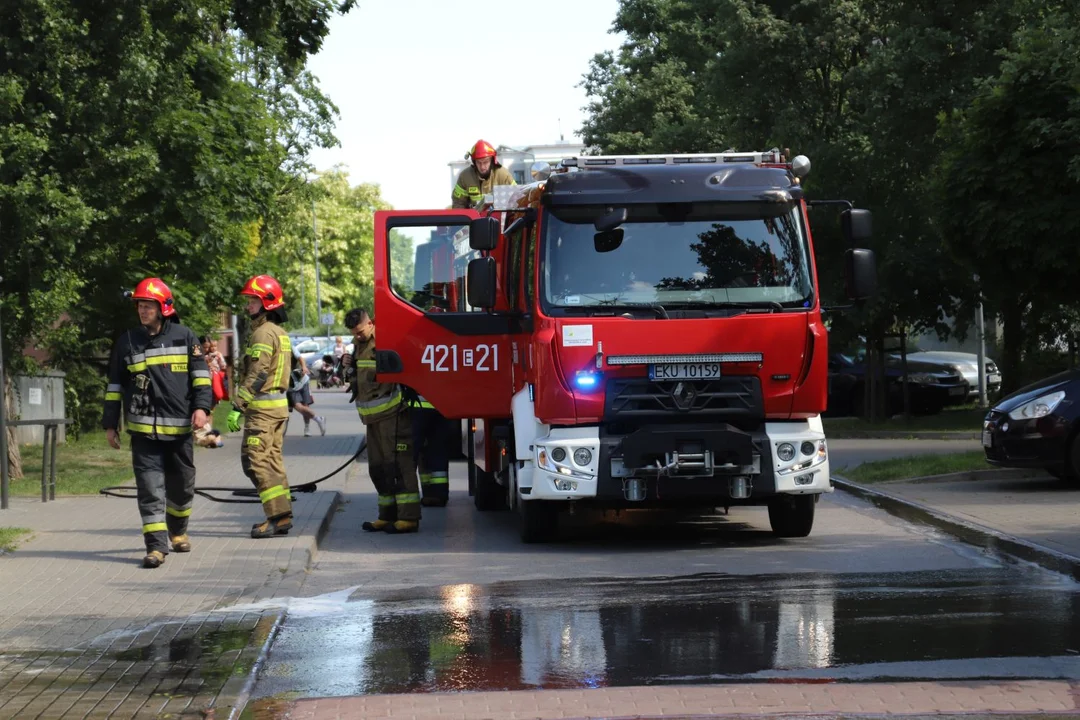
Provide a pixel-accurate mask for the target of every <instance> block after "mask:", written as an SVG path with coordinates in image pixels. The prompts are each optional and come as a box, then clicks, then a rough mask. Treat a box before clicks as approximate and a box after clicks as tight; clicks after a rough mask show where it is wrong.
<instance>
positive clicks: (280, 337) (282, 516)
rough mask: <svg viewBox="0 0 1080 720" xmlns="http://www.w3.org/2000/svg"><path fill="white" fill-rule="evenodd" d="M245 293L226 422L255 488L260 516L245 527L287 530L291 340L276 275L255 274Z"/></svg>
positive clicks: (255, 533)
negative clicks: (247, 322)
mask: <svg viewBox="0 0 1080 720" xmlns="http://www.w3.org/2000/svg"><path fill="white" fill-rule="evenodd" d="M240 294H241V295H244V296H246V297H247V313H248V316H249V317H250V318H251V339H250V341H249V342H248V346H247V349H246V350H245V351H244V360H243V371H242V372H241V376H240V380H239V381H238V382H237V383H236V390H235V391H234V392H233V400H232V402H233V409H232V412H230V413H229V417H228V427H229V430H231V431H232V432H236V431H237V430H239V429H240V419H241V416H243V418H244V437H243V441H242V445H241V448H240V463H241V465H242V466H243V468H244V474H245V475H247V476H248V478H249V479H250V480H251V482H252V483H254V485H255V487H256V488H257V489H258V491H259V499H260V500H261V501H262V506H263V512H264V513H265V514H266V520H265V521H263V522H261V523H257V524H256V525H254V526H253V527H252V528H251V537H253V538H269V537H274V536H275V535H288V533H289V529H290V528H292V499H291V497H290V495H289V481H288V478H286V477H285V460H284V458H283V457H282V447H283V446H284V444H285V421H286V420H287V419H288V417H289V401H288V398H287V397H286V395H285V392H286V391H287V390H288V388H289V377H290V374H291V370H292V342H291V341H290V340H289V335H288V334H287V333H286V332H285V331H284V330H282V329H281V326H280V325H279V323H283V322H285V320H286V319H287V316H286V314H285V295H284V293H283V292H282V290H281V285H280V284H279V283H278V281H277V280H275V279H274V278H272V277H270V276H269V275H256V276H255V277H253V278H251V279H250V280H248V281H247V283H246V284H245V285H244V288H243V289H242V290H241V291H240Z"/></svg>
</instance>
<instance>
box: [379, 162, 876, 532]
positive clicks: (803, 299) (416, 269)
mask: <svg viewBox="0 0 1080 720" xmlns="http://www.w3.org/2000/svg"><path fill="white" fill-rule="evenodd" d="M809 169H810V161H809V160H808V159H807V158H806V157H805V156H801V155H800V156H797V157H794V158H792V159H791V160H790V161H789V160H788V159H787V158H785V157H784V155H782V154H781V153H780V152H779V151H777V150H772V151H766V152H752V153H737V152H724V153H714V154H693V155H643V156H582V157H573V158H567V159H565V160H563V161H562V162H561V163H560V164H559V165H558V166H556V167H551V166H549V165H548V164H547V163H542V162H541V163H537V164H536V165H534V166H533V168H532V174H533V178H534V180H535V182H532V183H530V184H527V185H520V186H507V187H498V188H495V192H494V193H493V195H490V196H488V197H487V198H485V203H484V205H483V206H482V207H481V208H480V209H479V210H445V209H443V210H405V211H379V212H377V213H376V215H375V225H376V228H375V317H376V322H377V325H378V328H379V332H378V347H377V355H376V372H377V374H378V377H379V379H380V380H382V381H388V382H399V383H402V384H403V385H407V386H409V387H411V388H413V389H414V390H416V391H417V392H418V393H419V394H420V395H422V396H423V397H424V398H425V399H426V400H427V401H429V402H430V403H432V404H433V405H434V406H435V407H436V408H437V409H438V410H439V411H440V412H441V413H442V414H443V415H444V416H446V417H447V418H454V419H460V420H461V422H462V438H463V442H462V444H463V448H462V449H463V452H464V454H465V455H466V458H467V461H468V468H469V490H470V494H471V495H472V496H473V499H474V501H475V504H476V507H477V508H478V509H480V510H495V509H502V508H509V509H511V510H513V511H515V512H517V513H518V514H519V515H520V525H521V534H522V539H523V540H525V541H526V542H539V541H545V540H547V539H550V538H551V537H552V536H553V534H554V532H555V530H556V527H557V523H558V518H559V515H560V513H562V512H564V511H568V510H572V509H573V508H575V507H582V508H584V507H591V508H596V509H601V510H623V509H635V508H685V509H688V510H698V511H709V510H711V509H713V508H717V507H723V508H730V507H733V506H742V505H767V506H768V513H769V521H770V524H771V526H772V530H773V532H774V533H775V534H776V535H778V536H780V537H804V536H806V535H808V534H809V533H810V531H811V529H812V527H813V522H814V509H815V504H816V502H817V500H818V499H819V498H820V496H821V494H822V493H827V492H831V491H832V484H831V482H830V477H829V451H828V444H827V442H826V439H825V433H824V432H823V429H822V423H821V414H822V413H823V412H824V410H825V405H826V397H827V392H826V391H827V375H828V361H827V358H828V347H827V346H828V338H827V334H826V329H825V326H824V324H823V322H822V306H821V295H820V292H819V289H818V280H817V262H816V258H815V256H814V246H813V240H812V237H811V233H810V222H809V217H808V213H807V208H808V206H812V205H816V204H822V205H838V206H841V207H843V208H844V209H843V210H842V212H841V213H840V224H841V229H842V231H843V234H844V236H845V238H846V241H847V245H848V247H849V249H847V250H846V251H845V253H844V259H843V262H844V273H845V285H846V288H845V289H846V292H847V295H848V297H849V299H851V300H853V301H859V300H862V299H865V298H866V297H868V296H869V295H871V294H872V293H873V292H874V290H875V286H876V268H875V263H874V255H873V252H872V251H870V250H867V249H864V248H862V247H859V245H860V243H862V242H863V241H865V240H867V239H868V238H869V236H870V230H871V218H870V213H869V211H867V210H860V209H855V208H853V207H852V205H851V203H850V202H847V201H843V200H817V201H808V200H807V199H806V198H805V197H804V192H803V186H802V182H803V179H804V178H805V177H806V175H807V173H808V172H809Z"/></svg>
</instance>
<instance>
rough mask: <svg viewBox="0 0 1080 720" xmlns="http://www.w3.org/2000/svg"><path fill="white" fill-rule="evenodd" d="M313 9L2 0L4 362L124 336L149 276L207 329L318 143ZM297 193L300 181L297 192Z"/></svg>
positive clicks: (321, 0) (320, 123)
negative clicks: (33, 347) (135, 289)
mask: <svg viewBox="0 0 1080 720" xmlns="http://www.w3.org/2000/svg"><path fill="white" fill-rule="evenodd" d="M352 4H353V3H352V2H344V3H341V4H340V5H339V4H336V3H334V2H330V1H329V0H272V1H271V2H258V3H254V2H250V0H193V1H192V2H188V3H182V4H179V5H177V4H176V3H173V2H167V1H166V0H150V1H149V2H147V1H145V0H138V1H136V0H117V1H116V2H109V3H96V4H94V3H91V4H87V3H78V2H74V0H11V2H8V3H7V4H6V5H5V13H4V18H5V19H4V23H3V24H2V25H0V56H3V57H5V58H6V61H5V63H4V64H3V65H2V66H0V246H2V247H3V248H4V252H3V253H2V255H0V275H2V276H3V278H4V282H3V286H2V290H3V304H2V306H0V311H2V313H3V329H4V338H3V340H4V343H3V344H4V352H5V355H6V357H7V358H8V359H10V358H12V357H17V356H18V355H19V353H20V351H21V350H22V348H23V347H24V345H25V344H26V342H27V341H28V340H30V339H34V341H35V342H36V343H37V344H38V345H39V346H53V347H62V348H64V349H65V350H66V351H67V352H68V353H71V352H72V351H74V353H75V354H76V355H80V356H81V355H89V354H91V349H90V348H88V347H84V346H83V343H85V342H88V341H92V340H94V339H98V338H103V337H104V338H109V339H111V338H112V337H115V335H116V334H117V333H118V332H119V331H120V329H121V328H124V327H127V326H130V325H131V324H133V322H134V313H133V312H132V309H131V303H130V301H127V300H124V299H123V297H122V296H121V291H122V290H123V289H127V288H130V287H132V286H133V285H134V283H136V282H137V281H138V280H140V279H142V278H143V277H146V276H150V275H157V276H160V277H162V278H163V279H164V280H165V281H166V282H167V283H168V284H169V285H170V287H171V288H172V289H173V292H174V294H175V296H176V298H177V306H178V308H179V309H180V313H181V316H182V318H183V320H184V322H185V323H186V324H188V325H190V326H191V327H192V328H193V329H195V330H196V332H202V331H205V330H207V329H210V328H212V327H215V326H216V325H217V324H218V320H217V314H218V310H217V308H220V307H222V306H225V305H228V304H230V303H232V302H234V300H235V296H236V290H237V288H238V287H239V286H240V284H241V283H242V282H243V280H244V279H246V278H245V275H246V274H247V272H248V270H249V267H248V264H249V262H250V261H251V260H252V259H253V258H254V256H255V254H256V253H257V252H258V249H259V246H260V244H261V242H262V240H263V235H264V234H266V233H267V232H272V227H271V228H269V229H268V225H272V223H273V222H275V221H276V219H277V216H276V214H275V211H276V208H277V207H278V204H279V202H278V201H279V194H280V193H281V192H283V191H286V190H287V189H288V188H289V187H290V186H291V185H295V184H296V183H297V182H298V181H297V180H296V179H295V177H296V176H297V175H299V174H300V173H302V172H304V171H306V170H307V169H309V166H308V165H307V161H306V157H307V153H308V151H309V150H310V149H311V148H312V147H314V146H328V145H331V144H333V143H334V142H335V140H334V137H333V134H332V126H333V119H334V117H335V115H336V108H334V106H333V105H332V103H330V102H329V100H328V98H326V97H325V96H324V95H323V94H322V93H321V92H320V91H319V89H318V86H317V84H316V82H315V80H314V78H313V77H312V76H311V75H310V74H309V73H307V72H306V71H305V70H304V64H305V61H306V58H307V56H308V55H309V54H311V53H313V52H316V51H317V50H318V48H319V47H320V45H321V43H322V40H323V39H324V38H325V36H326V33H327V32H328V29H329V26H328V23H329V20H330V17H331V15H332V14H333V13H334V12H335V10H337V11H341V12H344V11H347V10H348V9H349V8H350V7H351V6H352ZM300 182H302V179H301V181H300Z"/></svg>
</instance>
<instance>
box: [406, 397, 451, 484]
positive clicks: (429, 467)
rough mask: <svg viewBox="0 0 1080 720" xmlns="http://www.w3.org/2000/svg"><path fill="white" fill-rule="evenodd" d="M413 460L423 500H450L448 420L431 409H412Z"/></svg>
mask: <svg viewBox="0 0 1080 720" xmlns="http://www.w3.org/2000/svg"><path fill="white" fill-rule="evenodd" d="M411 412H412V437H413V460H415V461H416V466H417V468H418V469H419V470H420V489H421V490H423V494H424V498H425V499H428V498H431V499H433V500H437V501H440V502H441V503H442V504H444V505H445V504H446V501H447V500H449V499H450V448H449V443H450V427H451V426H450V421H449V420H447V419H446V418H444V417H443V416H442V414H441V413H440V412H439V411H438V410H436V409H435V408H429V407H414V408H413V409H412V411H411Z"/></svg>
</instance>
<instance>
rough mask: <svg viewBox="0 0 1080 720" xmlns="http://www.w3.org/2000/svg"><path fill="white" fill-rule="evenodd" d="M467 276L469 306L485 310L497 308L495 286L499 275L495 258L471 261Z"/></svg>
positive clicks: (466, 290)
mask: <svg viewBox="0 0 1080 720" xmlns="http://www.w3.org/2000/svg"><path fill="white" fill-rule="evenodd" d="M466 272H467V274H466V276H465V294H466V296H467V297H468V299H469V305H472V306H473V307H476V308H484V309H485V310H487V309H490V308H493V307H495V284H496V281H497V279H498V273H497V271H496V269H495V258H492V257H482V258H476V259H475V260H470V261H469V269H468V270H467V271H466Z"/></svg>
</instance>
